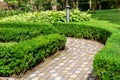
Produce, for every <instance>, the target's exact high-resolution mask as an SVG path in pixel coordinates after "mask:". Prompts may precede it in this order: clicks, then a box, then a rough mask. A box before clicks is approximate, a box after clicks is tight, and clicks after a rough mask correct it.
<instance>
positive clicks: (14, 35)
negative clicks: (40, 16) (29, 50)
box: [0, 22, 57, 42]
mask: <svg viewBox="0 0 120 80" xmlns="http://www.w3.org/2000/svg"><path fill="white" fill-rule="evenodd" d="M51 33H57V30H56V28H55V27H53V26H52V25H51V24H35V23H9V22H3V23H2V22H1V23H0V41H2V42H10V41H15V42H19V41H23V40H27V39H31V38H33V37H37V36H40V35H47V34H51Z"/></svg>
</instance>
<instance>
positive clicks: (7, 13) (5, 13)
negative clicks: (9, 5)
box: [0, 10, 23, 18]
mask: <svg viewBox="0 0 120 80" xmlns="http://www.w3.org/2000/svg"><path fill="white" fill-rule="evenodd" d="M22 13H23V11H20V10H8V11H7V10H0V18H2V17H8V16H14V15H18V14H22Z"/></svg>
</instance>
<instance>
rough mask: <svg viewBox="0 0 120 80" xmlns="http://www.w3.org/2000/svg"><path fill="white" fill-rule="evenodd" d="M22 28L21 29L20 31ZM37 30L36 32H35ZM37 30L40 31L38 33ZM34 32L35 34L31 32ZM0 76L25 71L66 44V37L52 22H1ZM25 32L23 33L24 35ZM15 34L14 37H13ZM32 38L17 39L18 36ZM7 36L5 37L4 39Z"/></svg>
mask: <svg viewBox="0 0 120 80" xmlns="http://www.w3.org/2000/svg"><path fill="white" fill-rule="evenodd" d="M19 30H20V31H19ZM34 31H35V32H34ZM36 31H38V32H39V33H38V34H36ZM30 32H32V33H33V34H34V33H35V35H33V34H32V36H31V34H30ZM0 33H1V34H0V35H1V36H2V35H4V37H1V36H0V39H1V40H3V42H6V41H7V42H10V43H6V44H7V45H6V44H5V43H3V44H2V43H1V44H0V76H12V75H19V74H20V73H25V72H26V71H27V70H29V69H31V68H32V67H33V66H35V65H37V64H38V63H40V62H42V61H44V60H45V58H46V57H48V56H50V55H52V54H54V53H55V52H56V51H58V50H59V49H63V48H64V46H65V42H66V38H65V36H64V35H59V34H58V32H57V30H56V28H54V27H53V26H52V25H50V24H34V23H29V24H27V23H0ZM22 34H23V35H22ZM11 35H12V36H14V39H13V38H12V39H11V37H12V36H11ZM21 35H22V38H24V37H27V36H29V35H30V38H28V39H26V38H25V39H24V40H21V39H20V41H18V42H17V43H11V41H12V42H13V41H14V42H15V41H17V39H16V36H19V37H21ZM3 38H5V39H3Z"/></svg>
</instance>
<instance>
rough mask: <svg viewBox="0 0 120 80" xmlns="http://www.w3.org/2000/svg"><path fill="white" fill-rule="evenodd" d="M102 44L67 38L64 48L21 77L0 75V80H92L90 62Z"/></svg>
mask: <svg viewBox="0 0 120 80" xmlns="http://www.w3.org/2000/svg"><path fill="white" fill-rule="evenodd" d="M101 48H103V44H101V43H98V42H95V41H91V40H85V39H76V38H67V43H66V47H65V50H63V51H59V52H57V53H56V54H55V55H54V56H52V57H50V58H48V59H46V60H45V61H44V62H43V63H41V64H40V65H38V66H36V67H35V68H34V69H33V70H31V71H28V72H27V73H26V74H25V75H24V76H23V77H22V78H10V77H6V78H5V77H0V80H94V75H93V74H92V63H93V59H94V56H95V54H96V53H97V52H98V51H99V50H100V49H101Z"/></svg>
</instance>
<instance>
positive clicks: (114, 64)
mask: <svg viewBox="0 0 120 80" xmlns="http://www.w3.org/2000/svg"><path fill="white" fill-rule="evenodd" d="M53 25H54V26H56V28H58V30H59V33H61V34H65V35H66V36H70V37H76V38H87V39H92V40H97V41H99V42H102V43H104V44H105V46H104V48H103V49H102V50H100V51H99V52H98V53H97V54H96V56H95V58H94V64H93V67H94V72H95V75H97V76H98V80H120V32H119V30H118V29H115V28H112V27H108V26H101V25H97V24H94V25H93V24H92V23H89V22H86V23H54V24H53Z"/></svg>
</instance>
